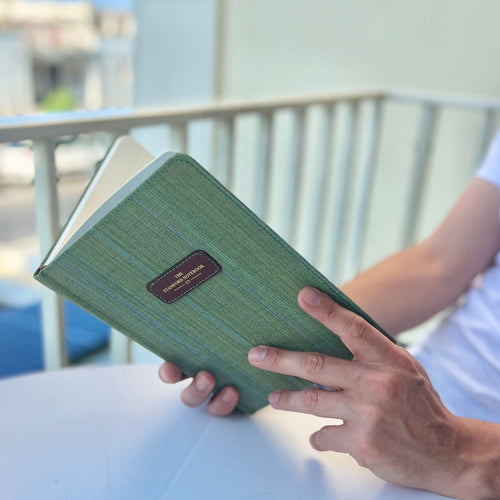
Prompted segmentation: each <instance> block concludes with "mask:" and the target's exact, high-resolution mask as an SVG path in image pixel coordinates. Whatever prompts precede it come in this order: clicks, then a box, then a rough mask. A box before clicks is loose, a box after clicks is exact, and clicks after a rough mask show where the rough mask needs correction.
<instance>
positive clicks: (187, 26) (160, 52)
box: [134, 0, 217, 163]
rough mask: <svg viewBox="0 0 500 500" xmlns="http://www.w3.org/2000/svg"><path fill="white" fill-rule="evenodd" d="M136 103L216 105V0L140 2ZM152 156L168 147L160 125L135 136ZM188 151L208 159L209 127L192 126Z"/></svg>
mask: <svg viewBox="0 0 500 500" xmlns="http://www.w3.org/2000/svg"><path fill="white" fill-rule="evenodd" d="M134 11H135V15H136V22H137V37H136V42H135V51H134V105H136V106H139V107H149V108H151V107H155V106H168V105H177V104H194V103H203V102H207V101H212V100H213V99H214V97H215V82H216V71H217V65H216V59H215V58H216V45H217V44H216V40H217V22H216V21H217V1H216V0H136V2H135V6H134ZM137 137H138V139H139V140H140V141H141V142H142V143H143V144H144V146H146V147H148V148H149V149H150V150H151V151H152V152H153V153H154V154H160V153H161V152H163V151H164V149H165V147H168V146H167V144H168V134H167V133H166V132H165V131H164V130H163V129H162V128H161V127H160V128H159V129H158V130H157V131H156V132H152V131H149V132H147V133H142V132H141V133H140V134H138V135H137ZM191 137H192V140H191V142H190V144H189V146H188V147H189V152H190V153H191V154H192V155H193V156H195V157H196V158H197V159H199V160H200V161H202V162H204V163H206V162H207V161H209V160H210V154H209V148H210V145H211V142H210V141H211V136H210V130H209V127H207V125H206V124H200V125H199V126H195V127H192V130H191Z"/></svg>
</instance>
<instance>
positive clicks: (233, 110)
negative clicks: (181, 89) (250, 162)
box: [0, 90, 385, 143]
mask: <svg viewBox="0 0 500 500" xmlns="http://www.w3.org/2000/svg"><path fill="white" fill-rule="evenodd" d="M384 96H385V93H384V92H383V91H382V90H356V91H337V92H332V93H328V94H319V95H310V96H296V97H287V98H276V99H260V100H248V101H226V102H222V101H221V102H215V103H210V104H199V105H189V106H176V107H167V108H165V107H162V108H153V109H134V108H120V109H106V110H99V111H69V112H61V113H50V114H41V113H40V114H34V115H29V116H15V117H7V118H0V143H3V142H18V141H22V140H45V139H52V138H54V137H60V136H63V135H77V134H81V133H90V132H98V131H102V130H106V131H119V132H121V131H124V130H128V129H130V128H133V127H143V126H147V125H161V124H163V125H164V124H165V123H170V124H172V123H176V122H181V123H182V122H186V121H191V120H199V119H204V118H227V117H230V116H232V115H234V114H241V113H263V112H270V111H274V110H277V109H285V108H300V107H305V106H314V105H321V104H330V103H333V102H337V101H358V100H361V99H382V98H383V97H384Z"/></svg>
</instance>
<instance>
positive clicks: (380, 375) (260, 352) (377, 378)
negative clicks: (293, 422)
mask: <svg viewBox="0 0 500 500" xmlns="http://www.w3.org/2000/svg"><path fill="white" fill-rule="evenodd" d="M298 302H299V305H300V306H301V307H302V309H304V311H306V312H307V313H308V314H310V315H311V316H312V317H313V318H315V319H317V320H318V321H320V322H321V323H322V324H324V325H325V326H326V327H327V328H329V329H330V330H332V331H333V332H335V333H336V334H337V335H338V336H339V337H340V338H341V339H342V341H343V342H344V343H345V345H346V346H347V347H348V348H349V350H350V351H351V352H352V354H353V356H354V357H353V359H352V361H346V360H343V359H339V358H334V357H330V356H326V355H323V354H318V353H304V352H293V351H285V350H282V349H277V348H273V347H265V346H259V347H254V348H253V349H251V350H250V351H249V355H248V358H249V361H250V363H251V364H252V365H253V366H255V367H257V368H261V369H264V370H268V371H272V372H277V373H282V374H286V375H294V376H297V377H300V378H303V379H306V380H309V381H311V382H314V383H317V384H320V385H322V386H327V387H330V388H335V389H338V391H328V390H322V389H318V388H309V389H305V390H303V391H277V392H273V393H271V394H270V396H269V402H270V403H271V405H272V406H273V407H274V408H277V409H281V410H289V411H298V412H303V413H310V414H314V415H317V416H321V417H330V418H338V419H341V420H343V424H342V425H334V426H332V425H329V426H326V427H323V428H322V429H321V430H319V431H318V432H316V433H314V434H313V435H312V436H311V438H310V443H311V445H312V447H313V448H315V449H317V450H319V451H327V450H331V451H337V452H343V453H349V454H350V455H351V456H352V457H353V458H354V459H355V460H356V461H357V462H358V463H359V464H360V465H362V466H364V467H367V468H368V469H370V470H371V471H372V472H373V473H375V474H376V475H377V476H379V477H381V478H382V479H385V480H388V481H391V482H394V483H397V484H401V485H405V486H411V487H416V488H424V489H429V490H432V491H435V492H439V493H444V494H448V495H449V494H450V492H451V493H454V492H456V491H459V490H457V488H458V487H459V484H460V481H459V478H460V477H461V475H462V474H463V473H464V464H463V463H462V462H461V461H460V460H459V457H460V453H461V452H462V451H463V449H462V448H463V446H462V445H463V442H464V437H465V434H464V432H465V430H464V425H463V423H462V419H460V418H459V417H456V416H454V415H453V414H452V413H451V412H449V411H448V410H447V409H446V408H445V407H444V405H443V403H442V402H441V400H440V398H439V396H438V394H437V393H436V391H435V390H434V388H433V387H432V384H431V382H430V380H429V378H428V376H427V374H426V372H425V370H424V368H423V367H422V366H421V365H420V364H419V363H418V362H417V361H416V360H415V359H414V358H413V357H412V356H411V355H410V354H409V353H408V352H407V351H406V350H405V349H403V348H402V347H399V346H397V345H395V344H393V343H392V342H391V341H390V340H388V339H387V338H386V337H385V336H384V335H382V334H381V333H380V332H378V331H377V330H376V329H375V328H374V327H372V326H371V325H370V324H369V323H367V322H366V321H365V320H363V319H362V318H361V317H359V316H357V315H356V314H354V313H352V312H350V311H348V310H346V309H344V308H342V307H341V306H339V305H338V304H337V303H335V302H334V301H333V300H332V299H330V298H329V297H328V296H327V295H325V294H323V293H321V292H319V291H317V290H315V289H313V288H304V289H303V290H301V292H300V293H299V296H298ZM462 494H463V491H462Z"/></svg>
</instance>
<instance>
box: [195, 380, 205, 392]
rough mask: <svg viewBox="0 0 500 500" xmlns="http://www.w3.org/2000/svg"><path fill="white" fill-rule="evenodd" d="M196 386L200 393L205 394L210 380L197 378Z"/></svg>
mask: <svg viewBox="0 0 500 500" xmlns="http://www.w3.org/2000/svg"><path fill="white" fill-rule="evenodd" d="M194 385H195V386H196V389H198V390H199V391H200V392H203V391H205V390H206V389H207V387H208V380H207V379H206V378H205V377H196V380H195V381H194Z"/></svg>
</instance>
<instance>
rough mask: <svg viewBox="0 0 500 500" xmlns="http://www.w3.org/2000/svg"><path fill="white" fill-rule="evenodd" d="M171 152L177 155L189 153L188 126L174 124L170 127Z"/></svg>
mask: <svg viewBox="0 0 500 500" xmlns="http://www.w3.org/2000/svg"><path fill="white" fill-rule="evenodd" d="M170 145H171V150H172V151H175V152H176V153H186V152H187V124H186V123H174V124H172V125H170Z"/></svg>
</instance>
